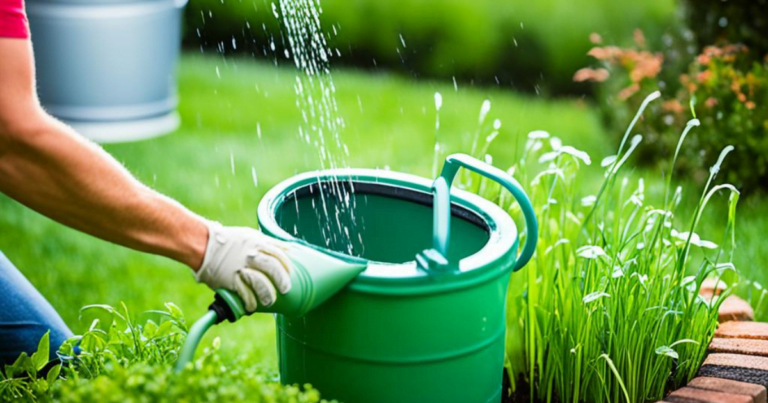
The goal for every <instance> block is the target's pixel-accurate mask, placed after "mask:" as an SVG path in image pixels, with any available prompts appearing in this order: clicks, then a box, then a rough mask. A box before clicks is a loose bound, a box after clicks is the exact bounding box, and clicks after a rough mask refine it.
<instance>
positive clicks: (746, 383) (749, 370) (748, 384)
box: [658, 282, 768, 403]
mask: <svg viewBox="0 0 768 403" xmlns="http://www.w3.org/2000/svg"><path fill="white" fill-rule="evenodd" d="M721 291H722V287H719V286H717V287H716V286H715V284H714V283H711V282H710V283H705V285H704V287H702V292H701V294H702V295H704V296H707V297H711V296H712V295H717V294H719V293H720V292H721ZM753 318H754V312H753V311H752V308H751V307H750V306H749V304H748V303H747V302H746V301H744V300H742V299H740V298H738V297H736V296H729V297H728V298H726V300H725V301H724V302H723V304H722V305H721V306H720V312H719V320H720V326H719V327H718V328H717V331H716V332H715V337H714V339H712V343H710V345H709V355H708V356H707V358H706V360H704V364H703V365H702V366H701V369H700V370H699V373H698V376H697V377H696V378H694V379H693V380H691V382H689V383H688V385H687V386H686V387H684V388H681V389H678V390H676V391H674V392H672V393H670V394H669V395H667V397H665V398H664V400H663V401H661V402H658V403H768V402H766V397H767V396H766V395H768V393H766V387H768V323H758V322H752V319H753Z"/></svg>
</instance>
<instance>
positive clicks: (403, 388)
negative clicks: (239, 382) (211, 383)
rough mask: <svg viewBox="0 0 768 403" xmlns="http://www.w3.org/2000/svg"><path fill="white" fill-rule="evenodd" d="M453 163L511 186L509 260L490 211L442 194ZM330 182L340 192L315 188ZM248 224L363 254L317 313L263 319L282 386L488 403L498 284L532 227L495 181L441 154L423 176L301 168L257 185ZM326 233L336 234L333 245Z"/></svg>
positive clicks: (479, 202) (501, 292) (497, 216)
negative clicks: (431, 174) (259, 192)
mask: <svg viewBox="0 0 768 403" xmlns="http://www.w3.org/2000/svg"><path fill="white" fill-rule="evenodd" d="M460 166H463V167H465V168H468V169H471V170H474V171H476V172H479V173H481V174H483V175H486V176H488V177H490V178H492V179H494V180H496V181H498V182H499V183H500V184H501V185H502V186H503V187H505V188H506V189H508V190H510V191H511V192H512V194H513V196H514V197H515V199H516V200H517V201H518V203H519V204H520V207H521V209H522V211H523V213H524V215H525V219H526V227H527V235H526V243H525V246H524V248H523V249H522V252H521V255H520V256H517V251H518V232H517V229H516V227H515V224H514V222H513V221H512V219H511V218H510V216H509V215H508V214H507V213H506V212H505V211H504V210H502V209H501V208H500V207H498V206H497V205H495V204H493V203H491V202H489V201H487V200H485V199H483V198H481V197H479V196H476V195H473V194H470V193H467V192H464V191H459V190H455V191H453V192H451V193H450V197H449V193H448V192H449V186H450V183H451V182H452V180H453V177H454V176H455V174H456V171H457V170H458V168H459V167H460ZM343 187H349V188H350V189H348V190H354V192H353V198H352V200H349V201H347V200H344V199H343V198H342V199H341V200H339V199H337V198H334V197H329V196H328V195H329V192H331V193H332V192H337V194H344V192H343V191H341V190H342V188H343ZM332 189H335V190H332ZM344 209H347V210H346V211H344ZM337 210H339V211H340V212H342V213H343V214H338V215H337V214H335V212H336V211H337ZM322 217H331V219H330V220H324V219H323V218H322ZM345 217H346V218H345ZM352 217H354V218H352ZM258 218H259V223H260V224H261V228H262V230H263V231H264V232H265V233H267V234H269V235H272V236H274V237H277V238H280V239H283V240H286V241H291V242H300V243H309V244H312V245H315V246H319V247H322V248H326V250H327V253H329V254H332V255H333V254H336V255H338V254H351V255H355V256H358V257H361V258H363V259H367V260H368V263H367V268H366V269H365V271H363V272H362V273H361V274H360V275H359V276H358V277H357V279H356V280H354V281H353V282H352V283H351V284H350V285H349V286H348V287H346V288H344V289H343V290H341V291H340V292H339V293H338V294H336V295H335V296H333V297H331V298H330V299H329V300H328V301H326V302H325V303H324V304H322V305H320V306H319V307H318V308H316V309H314V310H312V311H310V312H309V313H307V314H306V315H304V316H301V317H295V316H293V317H290V316H286V315H277V316H276V318H277V326H278V334H277V342H278V353H279V361H280V375H281V380H282V382H283V383H286V384H293V383H298V384H305V383H310V384H312V385H313V386H315V387H316V388H318V390H320V391H321V393H323V396H324V397H327V398H333V399H339V400H341V401H344V402H347V403H360V402H368V403H370V402H373V403H375V402H441V403H446V402H456V403H472V402H498V401H500V398H501V394H502V373H503V364H504V344H505V343H504V341H505V330H506V328H505V306H506V304H505V298H506V292H507V286H508V284H509V279H510V274H511V273H512V272H513V271H514V270H516V269H519V268H521V267H523V265H525V263H527V261H528V260H529V259H530V258H531V256H532V255H533V252H534V250H535V246H536V240H537V233H538V230H537V223H536V217H535V215H534V213H533V209H532V207H531V204H530V201H529V200H528V197H527V196H526V195H525V193H524V192H523V190H522V189H521V188H520V186H519V184H518V183H517V182H516V181H514V179H512V178H511V177H509V175H507V174H506V173H504V172H503V171H501V170H498V169H496V168H493V167H490V166H488V165H486V164H484V163H482V162H480V161H477V160H475V159H472V158H469V157H467V156H462V155H455V156H451V157H449V159H448V161H447V162H446V166H445V167H444V170H443V174H442V176H441V177H440V178H438V180H436V181H435V182H434V183H433V182H432V181H429V180H427V179H423V178H420V177H417V176H412V175H405V174H400V173H394V172H389V171H379V170H364V169H351V170H337V171H322V172H314V173H308V174H304V175H299V176H296V177H293V178H290V179H288V180H286V181H284V182H283V183H281V184H279V185H278V186H276V187H275V188H273V189H272V190H270V191H269V192H268V193H267V195H266V196H265V197H264V198H263V199H262V201H261V203H260V205H259V209H258ZM334 232H337V233H339V234H343V235H345V236H346V238H344V237H339V238H344V239H346V241H344V242H338V243H337V242H334V236H333V233H334ZM347 233H350V234H352V236H349V235H347ZM350 238H352V239H357V241H356V242H352V244H351V246H350V244H349V241H348V240H349V239H350Z"/></svg>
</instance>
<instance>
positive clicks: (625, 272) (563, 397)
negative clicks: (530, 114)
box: [464, 93, 739, 403]
mask: <svg viewBox="0 0 768 403" xmlns="http://www.w3.org/2000/svg"><path fill="white" fill-rule="evenodd" d="M658 95H659V94H658V93H655V94H653V95H652V96H649V97H648V98H646V99H645V101H644V102H643V106H642V107H641V108H640V111H639V112H638V113H637V115H636V116H635V118H634V120H633V124H634V122H636V121H637V120H638V118H639V117H640V116H641V114H642V110H643V109H645V106H646V105H647V104H648V103H649V102H650V101H651V100H652V99H653V98H654V97H658ZM698 125H699V121H698V120H696V119H692V120H690V121H689V122H688V125H687V126H686V129H685V131H684V132H683V133H682V135H681V136H680V139H679V142H678V147H677V150H676V152H675V156H674V158H676V157H677V154H678V153H679V151H680V149H681V148H682V147H684V146H685V145H684V139H685V137H686V136H687V134H688V132H689V131H690V130H691V129H694V128H695V127H696V126H698ZM632 129H633V127H632V125H630V127H629V128H628V129H627V130H626V132H625V135H624V139H623V141H622V143H621V146H620V147H619V150H618V153H617V154H616V155H615V156H611V157H607V158H606V159H604V160H603V161H602V162H601V163H600V165H601V166H602V167H603V168H604V169H605V173H604V180H603V182H602V185H601V186H600V187H599V190H598V189H595V192H594V193H592V194H589V193H587V192H586V190H585V189H584V186H582V184H581V183H580V180H579V179H580V175H579V170H580V169H581V168H582V167H583V166H585V165H590V164H591V162H592V161H591V158H590V157H589V155H588V154H587V153H585V152H583V151H579V150H577V149H576V148H574V147H572V146H569V145H563V143H562V141H561V140H560V139H559V138H557V137H552V136H550V135H549V133H547V132H544V131H535V132H532V133H530V135H529V139H528V142H527V144H526V146H525V151H524V152H523V153H522V154H521V159H520V161H519V162H518V163H517V164H515V165H514V166H513V167H512V168H510V172H511V173H513V174H514V175H515V176H516V177H517V178H518V179H519V180H520V181H521V182H522V183H525V184H526V185H527V186H526V187H527V192H528V194H529V196H530V197H531V199H532V201H533V205H534V208H535V210H536V213H537V217H538V219H539V222H540V233H539V244H538V248H537V252H536V255H535V258H534V259H533V261H532V262H531V263H529V265H528V266H526V268H525V269H523V271H522V273H523V274H518V275H516V276H520V277H515V276H513V279H512V282H511V284H510V294H509V297H508V309H509V312H508V320H509V322H508V334H509V336H510V338H509V342H508V352H507V353H508V363H509V368H510V372H511V374H512V378H513V379H516V380H518V381H520V382H519V383H518V384H517V385H515V387H514V388H513V389H518V388H521V387H522V388H527V387H530V388H531V389H532V390H531V392H530V393H531V394H532V396H533V397H534V398H535V399H536V400H540V401H546V402H551V401H560V402H574V403H575V402H643V401H655V400H660V399H661V398H662V397H663V396H664V394H665V392H666V391H668V390H669V388H674V387H678V386H680V385H683V384H685V383H686V382H687V381H688V380H689V379H690V378H692V377H693V376H694V375H695V374H696V372H697V371H698V368H699V366H700V364H701V362H702V360H703V358H704V355H705V353H706V348H707V346H708V344H709V341H710V339H711V337H712V335H713V333H714V330H715V328H716V326H717V323H718V322H717V309H718V306H719V304H720V303H721V301H722V298H716V299H714V300H712V301H708V300H707V299H704V298H702V297H700V296H699V293H698V291H699V289H700V288H701V284H702V282H703V281H704V280H705V279H706V278H708V277H711V278H715V279H720V278H721V277H722V276H723V275H726V273H730V274H727V275H726V277H728V276H730V277H729V278H733V277H732V273H731V272H732V271H733V269H734V266H733V264H732V257H733V255H732V254H733V251H734V247H735V244H734V242H735V239H734V228H735V227H734V226H735V208H736V203H737V201H738V196H739V192H738V191H737V190H736V189H735V188H734V187H733V186H731V185H727V184H723V185H714V180H715V177H716V176H717V174H718V173H719V170H720V166H721V164H722V163H723V160H724V158H725V157H726V155H727V154H728V153H729V152H730V151H731V149H732V148H731V147H727V148H725V149H724V150H723V152H722V153H721V154H720V156H719V158H718V159H717V160H716V161H713V165H712V167H711V169H710V175H709V178H708V180H707V182H706V185H705V186H704V188H703V190H702V193H701V196H700V198H699V201H698V203H697V205H696V208H695V210H694V211H693V213H692V214H688V215H680V211H679V210H680V209H679V208H678V206H679V204H680V202H681V197H682V196H683V192H682V188H681V187H678V186H676V185H675V183H676V181H674V180H673V177H672V175H669V174H667V175H666V176H665V177H664V178H663V187H662V192H661V193H660V195H659V196H660V197H656V198H653V199H652V198H651V197H649V196H648V195H647V194H646V189H645V183H644V180H643V178H639V179H637V181H635V180H634V179H632V180H631V179H630V177H629V176H626V175H624V174H623V173H622V168H625V167H626V166H627V165H629V164H631V163H630V162H628V161H629V159H630V158H631V156H632V154H633V152H634V151H635V150H636V149H637V147H639V146H641V140H642V136H640V135H635V136H633V137H632V138H631V139H630V137H629V135H630V133H631V132H632ZM673 164H674V159H673ZM464 185H465V187H466V188H469V189H470V190H473V191H476V192H480V193H481V194H483V195H484V196H486V197H487V198H491V199H494V200H496V201H497V202H498V203H499V204H500V205H501V206H503V207H505V208H509V209H510V213H511V214H512V215H516V214H517V213H518V212H517V211H516V204H514V203H512V204H510V200H508V198H507V197H505V195H504V194H503V193H499V190H498V189H497V188H496V187H495V186H492V185H491V184H489V183H486V182H485V181H480V182H478V183H474V184H473V183H472V180H471V179H470V180H466V177H465V183H464ZM720 192H724V193H726V196H728V197H726V198H725V199H726V200H728V201H727V206H728V208H727V211H728V213H727V216H726V217H724V218H723V219H722V221H721V223H720V224H721V225H720V229H719V231H718V232H716V233H712V234H707V235H710V236H715V237H717V239H718V244H716V243H714V242H711V241H708V240H705V239H703V238H702V237H701V236H699V235H698V234H697V233H696V231H698V230H699V228H698V224H699V222H700V220H701V216H702V213H703V210H704V209H705V208H706V207H707V204H708V203H709V202H710V200H712V198H713V197H715V196H716V195H717V194H718V193H720ZM654 205H655V206H654ZM729 292H730V291H727V292H726V294H724V295H727V294H728V293H729ZM521 335H524V337H521ZM526 384H528V385H526Z"/></svg>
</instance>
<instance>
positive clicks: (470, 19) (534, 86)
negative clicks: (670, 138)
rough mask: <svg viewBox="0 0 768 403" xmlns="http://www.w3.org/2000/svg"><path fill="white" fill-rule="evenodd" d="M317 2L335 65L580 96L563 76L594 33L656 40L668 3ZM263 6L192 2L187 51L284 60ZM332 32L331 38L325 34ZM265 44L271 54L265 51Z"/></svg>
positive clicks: (269, 6) (237, 0)
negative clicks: (646, 35) (639, 33)
mask: <svg viewBox="0 0 768 403" xmlns="http://www.w3.org/2000/svg"><path fill="white" fill-rule="evenodd" d="M586 3H587V4H584V2H581V3H578V4H577V3H572V2H567V1H562V0H545V1H539V2H533V3H532V2H523V1H519V0H518V1H508V2H499V1H495V0H478V1H471V2H470V1H460V0H414V1H408V2H402V1H375V0H359V1H353V2H350V1H345V0H324V1H322V10H323V14H322V20H323V26H324V28H325V31H326V33H327V34H328V36H329V43H330V45H331V46H332V47H333V48H337V49H339V54H340V55H341V56H340V58H338V59H340V60H339V61H341V62H342V63H345V64H352V65H356V66H363V67H367V68H386V69H388V70H395V71H399V72H402V73H405V74H410V75H413V76H418V77H436V78H442V79H447V80H450V79H452V78H453V77H455V78H456V79H457V80H464V81H470V80H472V81H473V82H476V83H479V82H483V83H488V84H493V85H496V84H497V83H498V84H499V85H503V86H509V85H511V86H513V87H514V88H517V89H522V90H526V91H534V90H536V91H545V90H548V91H554V92H564V91H581V90H583V89H584V88H586V87H585V86H583V85H578V84H574V83H573V82H571V80H570V76H571V74H572V73H573V71H575V70H576V69H577V68H578V67H580V66H583V65H584V64H585V63H586V61H587V59H586V57H585V55H584V53H585V52H586V50H587V49H589V42H588V41H587V39H586V37H587V35H588V34H589V33H590V32H593V31H594V30H597V31H599V32H600V33H601V34H603V35H605V36H607V37H626V36H627V35H628V34H629V33H631V30H632V29H634V28H635V27H640V28H643V29H646V30H648V31H649V32H653V33H656V34H659V35H657V36H660V34H661V33H662V32H663V31H664V30H666V29H667V26H669V25H670V24H671V22H672V21H673V18H672V15H673V14H674V10H675V7H674V2H673V1H672V0H652V1H646V2H640V3H621V4H619V3H617V2H614V1H610V0H590V1H588V2H586ZM273 4H275V9H274V10H276V12H277V14H278V15H279V14H280V12H281V11H280V6H279V2H278V1H275V2H274V3H273V2H270V1H266V0H262V1H242V0H200V1H194V2H190V3H189V6H188V7H187V10H186V17H187V18H186V24H187V35H186V38H185V43H186V44H187V45H188V46H193V47H202V48H203V49H209V50H208V51H219V52H233V51H237V52H242V51H247V52H251V53H253V54H254V55H257V56H266V57H270V58H272V57H274V58H276V59H278V60H280V59H284V57H285V56H284V54H285V53H284V50H285V48H286V47H287V46H285V45H286V43H287V41H286V39H285V38H283V36H282V35H281V33H280V26H279V22H278V19H277V18H275V11H273ZM334 32H335V34H334ZM272 44H274V50H273V49H272Z"/></svg>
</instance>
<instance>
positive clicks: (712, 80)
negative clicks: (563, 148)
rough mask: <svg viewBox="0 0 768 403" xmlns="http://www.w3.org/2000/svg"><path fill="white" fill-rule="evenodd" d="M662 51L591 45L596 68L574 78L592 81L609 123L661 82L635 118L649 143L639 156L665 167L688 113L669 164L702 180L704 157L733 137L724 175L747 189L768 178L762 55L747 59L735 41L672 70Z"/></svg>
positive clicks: (620, 119)
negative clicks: (643, 114) (657, 97)
mask: <svg viewBox="0 0 768 403" xmlns="http://www.w3.org/2000/svg"><path fill="white" fill-rule="evenodd" d="M668 53H669V52H667V53H652V52H650V51H649V50H647V48H646V47H644V46H640V45H638V46H636V47H633V48H627V49H622V48H618V47H615V46H605V47H596V48H593V49H592V50H591V51H590V52H589V54H590V55H591V56H593V57H594V58H595V59H597V61H598V62H599V64H600V68H599V69H591V68H587V69H582V70H580V71H579V72H577V74H576V76H575V79H577V80H593V81H598V82H599V84H598V91H597V92H598V102H600V105H601V110H602V112H603V116H604V117H605V120H606V123H607V124H608V126H609V127H610V128H611V129H613V130H619V128H620V127H623V126H625V125H627V124H628V123H629V119H630V118H631V111H633V110H634V109H635V108H637V107H638V106H639V105H640V103H641V102H642V99H643V94H647V93H649V92H651V91H654V90H656V89H657V88H660V89H661V91H662V93H663V94H664V97H665V98H666V99H667V100H666V101H665V102H664V103H662V104H660V105H654V106H652V107H651V111H652V113H651V117H649V118H646V119H645V120H644V121H643V122H642V123H641V124H640V127H641V131H642V132H643V133H645V134H646V137H647V138H648V143H649V147H647V148H646V149H645V150H644V151H643V152H642V160H643V161H644V162H647V163H651V164H657V165H658V166H661V167H662V168H663V169H669V167H668V166H667V165H666V162H667V161H669V160H670V158H671V156H672V153H673V152H674V150H675V146H676V144H677V135H676V133H679V132H680V131H681V130H682V128H683V127H684V126H685V124H686V121H687V120H688V118H689V116H691V113H692V112H693V114H694V116H695V117H697V118H698V119H699V120H700V121H701V122H702V126H701V128H700V129H699V130H697V131H694V132H692V133H691V135H690V138H689V139H688V140H687V144H688V145H687V147H685V148H684V149H682V150H681V154H680V158H679V160H678V165H677V166H676V169H678V170H679V171H680V172H681V173H683V174H687V175H690V176H691V177H692V178H694V179H696V180H697V181H698V182H701V181H703V180H704V179H706V177H707V170H706V169H705V168H704V167H705V166H706V164H705V162H706V161H709V160H711V159H712V158H713V157H714V156H715V155H717V153H719V152H720V150H722V148H723V147H725V146H726V145H729V144H732V145H734V146H735V147H736V150H735V151H734V153H735V158H732V159H730V160H729V161H728V162H726V165H725V168H726V169H725V171H726V172H725V175H726V180H727V181H728V182H730V183H733V184H735V185H736V186H737V187H739V188H740V189H742V191H744V192H746V193H752V192H754V191H755V190H758V189H760V188H761V187H764V186H765V185H766V183H768V108H767V107H766V106H768V61H766V62H753V61H752V57H751V56H750V54H749V52H748V50H747V49H746V48H745V47H744V46H742V45H725V46H723V47H715V46H708V47H706V48H705V49H704V50H703V51H702V52H701V54H699V55H698V56H696V57H691V59H693V61H692V62H689V65H688V66H686V67H685V70H684V71H679V69H678V68H677V66H666V65H664V66H663V65H662V64H661V63H660V61H661V60H663V59H664V58H665V56H666V54H668ZM662 66H663V67H662ZM664 69H668V70H669V71H668V72H665V71H664ZM670 72H671V74H670ZM670 76H672V77H670ZM691 105H692V106H691Z"/></svg>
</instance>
